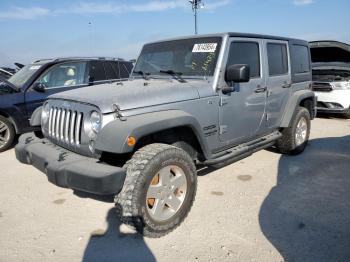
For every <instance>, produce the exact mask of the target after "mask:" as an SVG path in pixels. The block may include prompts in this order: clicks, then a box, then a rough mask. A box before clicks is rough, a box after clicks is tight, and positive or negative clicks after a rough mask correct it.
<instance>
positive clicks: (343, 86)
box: [332, 81, 350, 90]
mask: <svg viewBox="0 0 350 262" xmlns="http://www.w3.org/2000/svg"><path fill="white" fill-rule="evenodd" d="M332 87H333V89H335V90H347V89H350V81H342V82H333V83H332Z"/></svg>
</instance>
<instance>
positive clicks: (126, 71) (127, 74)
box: [120, 62, 131, 79]
mask: <svg viewBox="0 0 350 262" xmlns="http://www.w3.org/2000/svg"><path fill="white" fill-rule="evenodd" d="M130 73H131V70H129V69H128V68H127V65H126V63H124V62H121V63H120V78H121V79H126V78H129V77H130Z"/></svg>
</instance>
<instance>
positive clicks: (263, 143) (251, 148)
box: [202, 131, 282, 165]
mask: <svg viewBox="0 0 350 262" xmlns="http://www.w3.org/2000/svg"><path fill="white" fill-rule="evenodd" d="M281 136H282V134H281V133H280V132H279V131H276V132H273V133H271V134H269V135H267V136H263V137H260V138H258V139H255V140H253V141H250V142H248V143H245V144H242V145H238V146H236V147H233V148H231V149H229V150H226V152H225V153H224V155H222V156H219V157H217V158H214V159H209V160H206V161H204V162H202V164H204V165H215V164H218V163H221V162H225V161H227V160H232V161H233V162H234V160H236V161H238V160H241V159H243V158H245V157H248V156H250V155H252V154H253V153H255V152H257V151H259V150H262V149H265V148H268V147H270V146H273V145H274V143H275V142H276V140H277V139H279V138H281Z"/></svg>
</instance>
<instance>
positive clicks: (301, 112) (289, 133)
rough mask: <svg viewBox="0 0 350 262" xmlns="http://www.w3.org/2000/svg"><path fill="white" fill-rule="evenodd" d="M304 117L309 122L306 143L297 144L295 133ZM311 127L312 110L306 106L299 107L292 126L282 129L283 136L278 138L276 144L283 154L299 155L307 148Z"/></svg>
mask: <svg viewBox="0 0 350 262" xmlns="http://www.w3.org/2000/svg"><path fill="white" fill-rule="evenodd" d="M302 117H304V118H305V120H306V123H307V133H306V139H305V141H304V143H302V144H300V145H299V146H297V144H296V139H295V133H296V129H297V125H298V123H299V121H300V119H301V118H302ZM310 129H311V117H310V112H309V111H308V110H307V109H306V108H304V107H298V108H297V109H296V111H295V113H294V116H293V119H292V121H291V124H290V126H289V127H287V128H284V129H283V130H282V137H281V138H280V139H278V140H277V142H276V145H275V146H276V148H277V149H278V150H279V151H280V152H281V153H282V154H288V155H297V154H300V153H302V152H303V151H304V150H305V147H306V146H307V143H308V140H309V136H310Z"/></svg>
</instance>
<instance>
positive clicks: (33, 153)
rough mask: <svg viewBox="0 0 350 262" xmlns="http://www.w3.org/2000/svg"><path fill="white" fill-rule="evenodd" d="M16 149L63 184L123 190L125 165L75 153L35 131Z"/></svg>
mask: <svg viewBox="0 0 350 262" xmlns="http://www.w3.org/2000/svg"><path fill="white" fill-rule="evenodd" d="M15 152H16V158H17V160H18V161H20V162H21V163H23V164H30V165H33V166H35V167H36V168H37V169H39V170H40V171H42V172H44V173H45V174H46V176H47V178H48V180H49V181H50V182H51V183H53V184H55V185H57V186H60V187H65V188H71V189H76V190H79V191H84V192H89V193H93V194H97V195H111V194H117V193H119V192H120V190H121V189H122V187H123V184H124V180H125V170H124V169H123V168H120V167H114V166H111V165H106V164H103V163H100V161H99V160H98V159H94V158H89V157H85V156H82V155H79V154H76V153H73V152H71V151H68V150H66V149H64V148H62V147H59V146H57V145H55V144H52V143H51V142H49V141H48V140H47V139H40V138H38V137H36V136H35V134H34V133H28V134H24V135H22V136H21V137H20V138H19V143H18V145H17V146H16V148H15Z"/></svg>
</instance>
